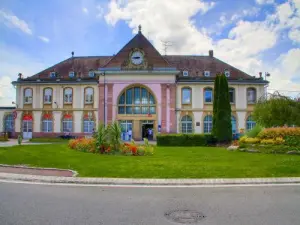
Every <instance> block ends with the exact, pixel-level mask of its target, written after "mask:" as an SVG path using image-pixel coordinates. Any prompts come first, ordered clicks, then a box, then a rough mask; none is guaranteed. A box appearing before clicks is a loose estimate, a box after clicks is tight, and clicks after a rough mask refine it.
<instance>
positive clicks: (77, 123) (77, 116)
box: [73, 111, 83, 133]
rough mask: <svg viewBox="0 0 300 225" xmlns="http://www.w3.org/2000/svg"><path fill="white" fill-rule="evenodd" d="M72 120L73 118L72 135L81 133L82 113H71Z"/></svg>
mask: <svg viewBox="0 0 300 225" xmlns="http://www.w3.org/2000/svg"><path fill="white" fill-rule="evenodd" d="M73 115H74V118H73V126H74V129H73V132H74V133H82V132H83V129H82V111H75V112H73Z"/></svg>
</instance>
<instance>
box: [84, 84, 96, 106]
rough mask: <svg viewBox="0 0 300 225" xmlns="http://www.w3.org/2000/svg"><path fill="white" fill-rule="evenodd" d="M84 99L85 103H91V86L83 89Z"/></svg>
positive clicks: (92, 90)
mask: <svg viewBox="0 0 300 225" xmlns="http://www.w3.org/2000/svg"><path fill="white" fill-rule="evenodd" d="M84 92H85V93H84V101H85V103H87V104H90V103H93V101H94V89H93V88H91V87H88V88H86V89H85V90H84Z"/></svg>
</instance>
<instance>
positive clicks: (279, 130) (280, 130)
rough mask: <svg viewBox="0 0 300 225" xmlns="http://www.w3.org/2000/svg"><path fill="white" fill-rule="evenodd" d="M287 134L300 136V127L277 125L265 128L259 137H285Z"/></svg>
mask: <svg viewBox="0 0 300 225" xmlns="http://www.w3.org/2000/svg"><path fill="white" fill-rule="evenodd" d="M287 136H299V137H300V127H276V128H266V129H263V130H262V131H261V132H260V133H259V134H258V136H257V137H259V138H261V139H275V138H277V137H282V138H285V137H287Z"/></svg>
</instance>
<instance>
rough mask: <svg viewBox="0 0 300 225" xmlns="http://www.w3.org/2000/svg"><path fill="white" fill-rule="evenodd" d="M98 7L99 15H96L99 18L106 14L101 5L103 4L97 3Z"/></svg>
mask: <svg viewBox="0 0 300 225" xmlns="http://www.w3.org/2000/svg"><path fill="white" fill-rule="evenodd" d="M96 9H97V15H96V17H97V18H102V17H103V15H104V7H103V6H101V5H97V6H96Z"/></svg>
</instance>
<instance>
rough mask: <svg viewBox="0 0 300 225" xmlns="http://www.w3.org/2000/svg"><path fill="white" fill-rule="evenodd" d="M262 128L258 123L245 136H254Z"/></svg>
mask: <svg viewBox="0 0 300 225" xmlns="http://www.w3.org/2000/svg"><path fill="white" fill-rule="evenodd" d="M262 129H263V128H262V127H261V126H260V125H256V126H255V127H253V129H252V130H249V131H248V132H247V133H246V134H245V135H246V136H247V137H251V138H255V137H257V135H258V134H259V133H260V132H261V130H262Z"/></svg>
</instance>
